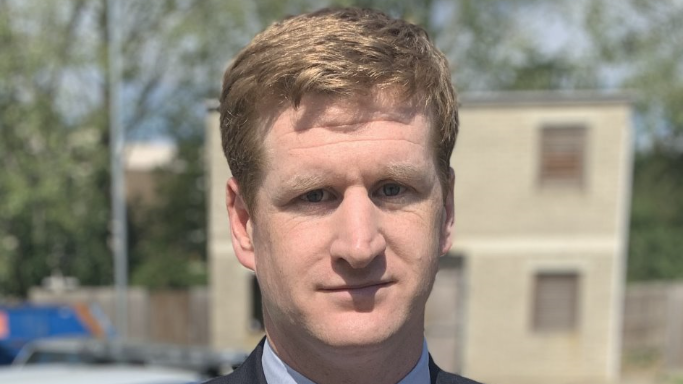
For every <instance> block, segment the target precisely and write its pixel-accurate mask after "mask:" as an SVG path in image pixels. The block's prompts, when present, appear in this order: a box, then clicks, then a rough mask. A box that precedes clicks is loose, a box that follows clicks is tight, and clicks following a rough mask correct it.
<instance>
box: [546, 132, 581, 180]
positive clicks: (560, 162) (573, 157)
mask: <svg viewBox="0 0 683 384" xmlns="http://www.w3.org/2000/svg"><path fill="white" fill-rule="evenodd" d="M585 147H586V127H584V126H582V125H553V126H545V127H543V128H542V129H541V153H540V156H541V159H540V177H539V180H540V184H541V185H542V186H544V185H567V186H582V185H583V183H584V181H585V180H584V179H585V166H586V164H585V157H586V156H585Z"/></svg>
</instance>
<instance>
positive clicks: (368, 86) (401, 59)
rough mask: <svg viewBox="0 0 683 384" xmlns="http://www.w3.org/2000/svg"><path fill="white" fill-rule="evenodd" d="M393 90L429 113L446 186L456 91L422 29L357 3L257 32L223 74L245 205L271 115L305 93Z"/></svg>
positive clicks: (229, 152)
mask: <svg viewBox="0 0 683 384" xmlns="http://www.w3.org/2000/svg"><path fill="white" fill-rule="evenodd" d="M377 89H380V90H381V89H392V90H398V92H399V94H400V96H401V97H403V98H404V99H405V100H406V101H411V102H413V103H418V105H419V104H421V105H423V106H424V107H425V108H426V110H427V111H428V112H429V113H430V115H431V116H430V117H431V125H432V130H433V134H432V136H433V138H434V146H435V156H436V157H435V160H436V164H437V167H438V169H439V178H440V180H441V184H442V187H443V188H444V189H445V188H447V180H448V179H449V175H450V157H451V153H452V152H453V147H454V146H455V140H456V136H457V132H458V111H457V102H456V94H455V91H454V89H453V85H452V83H451V74H450V69H449V67H448V62H447V60H446V58H445V56H444V55H443V54H442V53H441V52H440V51H439V50H438V49H437V48H436V47H435V46H434V44H433V43H432V42H431V41H430V39H429V36H428V34H427V32H426V31H425V30H424V29H423V28H421V27H419V26H417V25H414V24H411V23H409V22H407V21H404V20H401V19H393V18H391V17H389V16H387V15H386V14H384V13H382V12H379V11H376V10H371V9H360V8H341V9H330V8H328V9H323V10H320V11H317V12H313V13H308V14H302V15H299V16H295V17H290V18H287V19H285V20H283V21H280V22H276V23H274V24H272V25H271V26H269V27H268V28H266V29H265V30H264V31H263V32H261V33H260V34H258V35H257V36H256V37H254V39H253V40H252V41H251V43H249V45H247V46H246V47H245V48H244V49H243V50H242V51H241V52H240V53H239V54H238V55H237V56H236V57H235V58H234V60H233V62H232V63H231V64H230V66H229V67H228V69H227V70H226V71H225V74H224V76H223V88H222V91H221V97H220V128H221V139H222V145H223V151H224V152H225V156H226V158H227V160H228V164H229V166H230V170H231V172H232V174H233V176H234V177H235V178H236V179H237V182H238V184H239V186H240V194H241V195H242V197H243V198H244V199H245V203H246V205H247V207H248V208H249V209H253V208H254V207H255V199H256V190H257V188H258V187H259V186H260V184H261V182H262V177H263V169H264V166H265V164H264V160H263V153H262V152H263V148H262V143H263V138H264V137H263V135H264V134H265V132H266V131H265V130H264V129H259V128H260V127H263V126H264V125H267V121H268V119H269V118H273V117H274V116H268V114H269V113H270V114H273V113H275V112H276V111H279V110H281V109H282V108H283V107H287V106H293V107H295V108H296V107H298V106H299V103H300V102H301V99H302V98H303V97H304V95H310V94H324V95H331V96H339V97H353V96H354V95H367V94H368V92H369V91H370V90H377Z"/></svg>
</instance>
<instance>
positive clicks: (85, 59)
mask: <svg viewBox="0 0 683 384" xmlns="http://www.w3.org/2000/svg"><path fill="white" fill-rule="evenodd" d="M83 19H84V2H70V3H64V2H62V3H57V2H50V3H47V4H36V3H30V4H26V3H18V2H2V3H0V40H1V41H2V46H3V54H1V55H0V137H2V139H1V140H0V164H1V167H2V172H0V196H2V204H0V265H2V268H0V271H1V273H2V274H1V275H0V292H1V293H4V294H6V295H7V294H9V295H18V296H22V295H24V294H25V293H26V290H27V289H28V288H29V287H30V286H32V285H35V284H39V283H40V281H41V279H42V278H44V277H46V276H48V275H49V274H50V273H51V272H52V271H56V270H61V271H62V272H64V273H66V274H71V275H77V276H78V277H79V278H80V279H81V280H82V281H83V282H84V283H86V284H102V283H107V282H109V281H110V280H111V279H110V276H111V265H110V264H111V263H110V261H109V259H110V256H109V251H108V249H107V246H106V241H107V236H108V232H107V220H108V205H109V203H108V198H107V193H106V191H107V189H108V182H107V180H108V176H107V162H108V157H107V153H108V152H107V150H106V140H107V135H106V130H105V128H106V127H105V126H104V125H103V124H102V121H103V118H102V116H99V115H97V114H91V113H88V111H85V112H84V113H78V112H74V113H68V112H67V111H70V108H71V105H73V104H72V103H75V102H77V101H76V100H74V97H75V95H74V94H73V92H72V91H73V90H72V89H70V87H69V85H70V84H65V83H64V79H65V77H66V76H69V75H70V72H71V71H72V70H73V69H74V68H78V67H80V66H84V65H87V64H88V63H91V62H93V61H95V60H97V58H96V56H94V55H88V52H85V51H84V50H83V47H82V46H78V45H77V44H75V42H74V41H73V37H74V33H75V32H74V31H75V30H76V29H77V28H78V26H79V25H80V24H81V23H82V22H83ZM4 52H12V53H11V54H9V55H7V54H4ZM95 91H96V90H95ZM78 102H80V100H79V101H78Z"/></svg>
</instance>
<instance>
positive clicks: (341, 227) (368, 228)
mask: <svg viewBox="0 0 683 384" xmlns="http://www.w3.org/2000/svg"><path fill="white" fill-rule="evenodd" d="M345 195H346V196H344V199H343V200H342V202H341V204H340V205H339V207H338V208H337V212H336V215H335V216H337V217H336V218H335V219H337V220H335V222H336V224H335V225H336V227H335V237H334V240H333V242H332V244H331V249H330V253H331V255H332V257H333V258H334V259H335V260H343V261H345V262H346V263H348V264H349V265H350V266H351V267H352V268H355V269H360V268H364V267H366V266H368V265H369V264H370V263H371V262H372V260H374V259H375V258H376V257H377V256H379V255H381V254H383V253H384V251H385V250H386V246H387V243H386V240H385V238H384V235H383V234H382V232H381V230H380V223H379V219H380V218H379V213H380V212H379V211H378V207H377V206H376V205H375V204H374V202H373V201H372V199H371V198H370V196H368V194H367V192H366V191H364V190H357V191H347V193H346V194H345Z"/></svg>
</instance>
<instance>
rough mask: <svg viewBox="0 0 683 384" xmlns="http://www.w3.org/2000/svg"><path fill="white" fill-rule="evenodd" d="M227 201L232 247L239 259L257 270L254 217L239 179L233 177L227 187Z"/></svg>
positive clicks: (246, 265) (253, 269)
mask: <svg viewBox="0 0 683 384" xmlns="http://www.w3.org/2000/svg"><path fill="white" fill-rule="evenodd" d="M225 203H226V205H227V207H228V217H229V219H230V233H231V235H232V247H233V249H234V250H235V255H236V256H237V260H238V261H239V262H240V264H242V265H243V266H245V267H247V268H249V269H251V270H252V271H255V270H256V261H255V258H254V243H253V241H252V228H251V226H252V218H251V214H250V213H249V210H248V209H247V205H246V204H245V202H244V198H243V197H242V196H241V195H240V189H239V185H238V184H237V179H235V178H234V177H231V178H230V180H228V183H227V185H226V187H225Z"/></svg>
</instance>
